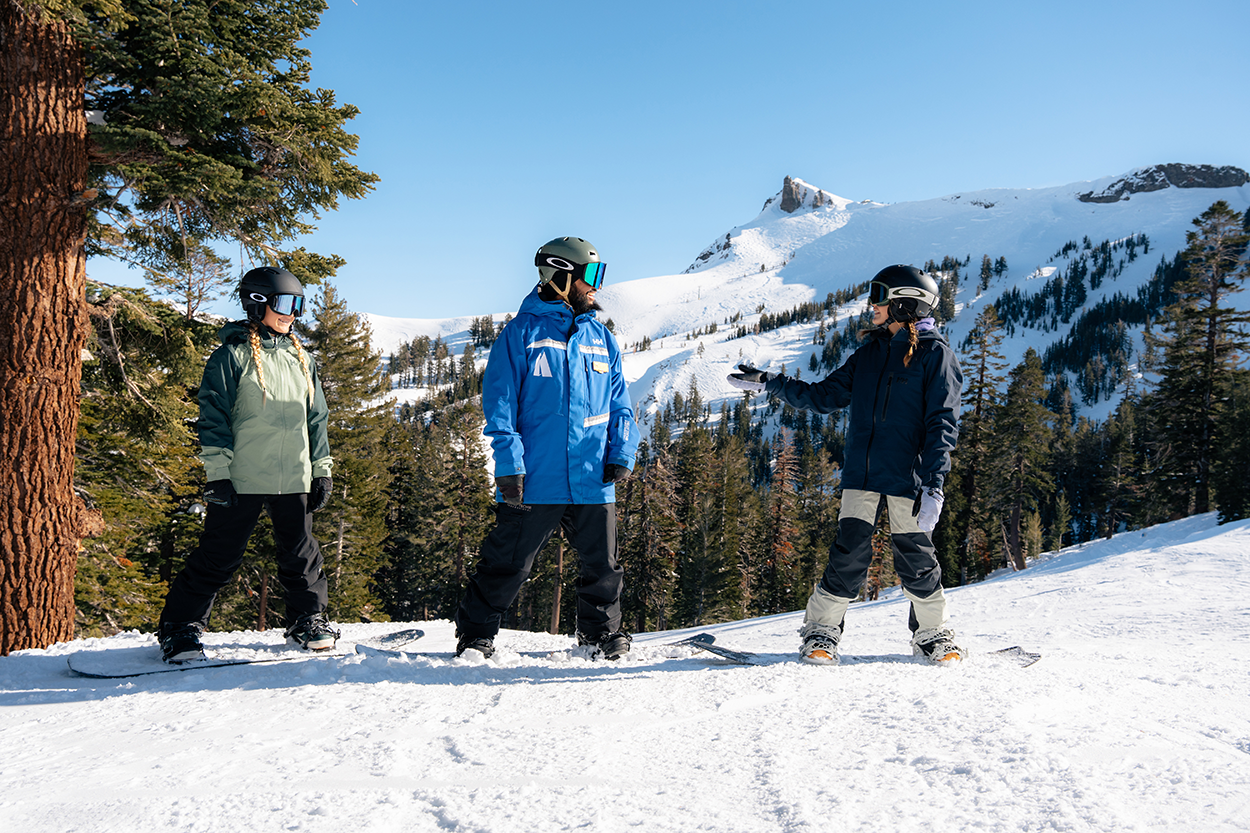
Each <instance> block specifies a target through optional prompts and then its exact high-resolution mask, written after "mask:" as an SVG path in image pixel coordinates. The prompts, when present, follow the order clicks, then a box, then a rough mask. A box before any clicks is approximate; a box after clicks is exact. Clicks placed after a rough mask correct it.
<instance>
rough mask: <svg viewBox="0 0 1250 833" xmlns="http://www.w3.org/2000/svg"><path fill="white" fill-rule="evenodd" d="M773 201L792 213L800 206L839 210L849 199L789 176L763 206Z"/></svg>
mask: <svg viewBox="0 0 1250 833" xmlns="http://www.w3.org/2000/svg"><path fill="white" fill-rule="evenodd" d="M778 200H779V202H778ZM774 202H777V207H778V208H780V209H781V210H782V211H784V212H785V213H786V214H793V213H794V212H796V211H798V210H799V209H801V208H808V209H812V208H824V207H825V206H832V207H834V208H835V209H836V210H839V211H840V210H842V209H844V208H846V207H847V205H849V204H850V203H851V201H850V200H847V199H843V198H842V197H837V196H834V195H833V194H830V193H829V192H828V191H824V190H822V189H820V188H817V187H816V186H814V185H809V184H808V183H806V182H804V181H803V180H801V179H795V178H794V177H789V176H788V177H786V179H785V182H783V183H782V185H781V191H780V192H778V193H777V194H775V195H773V196H772V197H769V199H768V201H767V202H765V203H764V208H768V206H770V205H772V204H773V203H774Z"/></svg>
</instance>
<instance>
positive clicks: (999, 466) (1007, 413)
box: [992, 347, 1055, 570]
mask: <svg viewBox="0 0 1250 833" xmlns="http://www.w3.org/2000/svg"><path fill="white" fill-rule="evenodd" d="M1045 394H1046V377H1045V374H1044V373H1043V372H1042V360H1041V358H1040V357H1039V356H1038V355H1037V351H1036V350H1034V349H1033V348H1032V347H1030V348H1029V349H1028V351H1027V352H1026V353H1025V355H1024V361H1023V362H1021V363H1020V364H1019V365H1017V366H1016V367H1015V368H1013V369H1012V371H1011V374H1010V380H1009V383H1008V385H1007V396H1006V399H1005V401H1004V402H1003V404H1002V405H1001V406H1000V407H999V409H998V413H997V415H996V418H995V432H994V443H993V446H992V449H993V450H992V453H993V459H994V460H995V464H994V468H995V470H996V471H995V478H996V480H997V489H996V491H997V493H998V496H999V499H998V504H999V506H1000V507H1001V508H1002V509H1003V510H1004V511H1005V512H1006V514H1007V517H1006V520H1005V523H1004V528H1005V536H1006V541H1007V548H1008V553H1007V554H1008V557H1009V558H1010V559H1011V563H1012V564H1013V565H1014V566H1015V568H1016V569H1017V570H1023V569H1024V568H1025V560H1024V549H1023V546H1022V538H1021V533H1022V529H1023V524H1024V514H1025V512H1027V511H1031V510H1033V509H1035V508H1036V507H1037V503H1038V501H1039V500H1040V499H1041V497H1042V496H1043V495H1045V494H1048V493H1049V489H1050V488H1051V485H1052V481H1051V478H1050V474H1049V472H1047V470H1046V457H1047V449H1048V448H1049V442H1050V434H1051V424H1052V422H1053V421H1054V418H1055V415H1054V414H1053V413H1051V412H1050V411H1049V410H1048V409H1047V408H1046V405H1045V404H1044V403H1043V399H1044V397H1045Z"/></svg>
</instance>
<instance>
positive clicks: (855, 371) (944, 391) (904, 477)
mask: <svg viewBox="0 0 1250 833" xmlns="http://www.w3.org/2000/svg"><path fill="white" fill-rule="evenodd" d="M869 287H870V288H869V302H870V303H871V304H872V307H873V324H874V325H876V326H875V328H874V329H872V330H870V331H868V333H867V341H866V343H865V344H864V345H863V346H861V347H860V348H859V349H858V350H856V351H855V352H854V353H853V354H851V356H850V358H848V359H847V361H846V363H845V364H843V365H842V366H841V367H840V368H838V369H837V370H835V371H834V372H833V373H831V374H829V376H828V377H827V378H825V379H824V380H823V381H820V382H816V383H814V384H808V383H807V382H802V381H799V380H797V379H790V378H788V377H786V376H783V375H780V374H776V373H769V372H766V371H762V370H757V369H755V368H753V367H749V366H747V365H741V366H740V372H739V373H734V374H731V375H730V377H729V381H730V383H731V384H733V385H734V386H735V387H738V388H740V389H743V390H748V391H766V392H767V393H768V394H769V395H770V396H777V397H780V398H781V399H782V400H784V401H786V402H788V403H790V404H791V405H793V406H794V407H796V408H807V409H809V410H812V411H816V412H817V413H822V414H827V413H830V412H832V411H835V410H838V409H841V408H846V407H849V408H850V419H849V426H848V430H847V437H846V459H845V465H844V467H843V470H842V488H843V491H842V510H841V513H840V514H839V516H838V536H837V540H836V541H835V542H834V544H833V546H832V547H831V548H830V551H829V564H828V566H827V567H826V568H825V572H824V575H823V576H822V577H821V579H820V581H819V582H818V583H817V585H816V587H815V589H814V591H813V593H812V595H811V597H810V598H809V599H808V603H807V613H806V616H805V618H804V624H803V628H802V630H801V631H800V633H801V634H802V636H803V645H802V648H801V655H802V658H803V659H804V660H805V661H808V662H814V663H836V662H837V661H838V655H837V647H838V642H839V641H840V639H841V637H842V629H843V625H844V619H845V616H846V610H847V608H848V606H849V605H850V603H851V602H852V601H854V600H855V599H856V598H857V597H858V596H859V593H860V590H861V589H862V588H863V586H864V582H865V581H866V580H867V577H868V568H869V565H870V563H871V561H872V534H873V531H874V529H875V528H876V524H877V520H878V518H879V516H880V513H881V507H882V505H883V504H884V505H886V506H888V508H889V517H890V532H891V544H892V547H893V550H894V566H895V569H896V570H897V572H898V576H899V579H900V581H901V582H902V585H903V594H904V595H905V596H906V597H907V599H908V600H909V601H910V602H911V609H910V615H909V626H910V628H911V631H912V647H913V650H914V652H915V653H916V654H917V655H918V656H923V657H926V658H927V659H929V660H931V661H933V662H939V663H944V662H953V661H957V660H960V659H962V658H963V657H964V651H963V650H962V649H961V648H959V647H958V646H957V645H956V644H955V642H954V633H953V632H952V631H951V630H950V628H949V627H947V611H946V598H945V595H944V594H943V592H942V569H941V566H940V565H939V564H938V560H937V555H936V552H935V550H934V547H933V541H932V538H931V537H930V535H931V534H932V532H933V530H934V528H935V527H936V526H937V522H938V517H939V516H940V514H941V511H942V502H943V497H942V487H943V483H944V481H945V478H946V474H947V472H949V471H950V461H951V452H952V451H953V450H954V448H955V442H956V439H957V437H958V427H957V421H958V418H959V410H960V399H959V398H960V390H961V388H962V387H963V375H962V374H961V372H960V370H959V363H958V361H956V359H955V354H954V352H953V351H952V350H951V348H950V345H948V344H947V343H946V341H945V339H943V338H942V337H941V335H939V334H938V332H937V330H936V329H935V327H934V321H933V318H931V317H930V313H931V312H932V311H933V309H934V307H935V306H936V305H937V301H938V287H937V283H936V282H935V281H934V280H933V278H932V277H931V276H929V275H927V274H925V273H924V272H921V271H920V270H919V269H916V268H915V267H912V266H901V265H900V266H890V267H887V268H886V269H883V270H882V271H881V272H879V273H878V274H877V275H876V277H874V278H873V280H872V282H871V284H870V285H869Z"/></svg>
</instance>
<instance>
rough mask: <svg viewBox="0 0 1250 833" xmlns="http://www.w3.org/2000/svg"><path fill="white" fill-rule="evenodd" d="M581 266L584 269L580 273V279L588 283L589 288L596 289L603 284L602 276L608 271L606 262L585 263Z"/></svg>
mask: <svg viewBox="0 0 1250 833" xmlns="http://www.w3.org/2000/svg"><path fill="white" fill-rule="evenodd" d="M582 268H583V269H585V272H583V274H582V280H584V281H585V282H586V283H588V284H590V288H591V289H598V288H599V287H601V286H603V278H604V276H605V275H606V274H607V272H608V264H606V263H587V264H586V265H585V266H584V267H582Z"/></svg>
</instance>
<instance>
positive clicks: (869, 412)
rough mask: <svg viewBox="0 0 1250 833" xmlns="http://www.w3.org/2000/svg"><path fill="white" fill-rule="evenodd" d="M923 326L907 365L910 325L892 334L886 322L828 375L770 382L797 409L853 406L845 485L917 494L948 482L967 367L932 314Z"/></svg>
mask: <svg viewBox="0 0 1250 833" xmlns="http://www.w3.org/2000/svg"><path fill="white" fill-rule="evenodd" d="M926 325H927V326H926ZM917 329H918V330H919V331H920V332H919V334H918V335H919V344H918V345H917V347H916V351H915V353H914V354H913V355H912V358H911V362H910V364H909V365H908V366H906V367H904V366H903V356H904V355H905V354H906V353H907V330H906V328H904V329H901V330H899V331H898V333H896V334H895V335H894V336H893V337H891V336H890V331H889V330H888V329H885V328H881V329H879V330H876V331H874V332H873V333H872V334H871V335H869V336H868V341H867V343H865V344H864V345H863V346H861V347H860V348H859V349H858V350H856V351H855V352H854V353H852V354H851V356H850V358H848V359H847V360H846V363H845V364H843V365H842V366H841V367H839V368H838V369H837V370H835V371H833V373H830V374H829V376H828V377H826V378H825V379H824V381H821V382H816V383H814V384H808V383H807V382H801V381H798V380H796V379H790V378H789V377H786V376H778V377H776V378H774V379H770V380H769V382H768V393H769V395H770V396H779V397H781V399H782V400H784V401H786V402H789V403H790V404H791V405H793V406H794V407H796V408H807V409H808V410H812V411H816V412H817V413H821V414H827V413H830V412H832V411H835V410H838V409H839V408H845V407H847V406H848V405H849V406H850V408H851V413H850V421H849V425H848V427H847V433H846V461H845V464H844V465H843V468H842V486H843V488H846V489H860V490H863V491H868V492H880V493H881V494H885V495H894V496H895V497H916V496H917V495H919V494H920V490H921V488H927V487H929V486H937V487H938V488H941V487H942V484H943V482H944V481H945V479H946V473H947V472H949V471H950V467H951V452H952V451H953V450H954V449H955V441H956V439H957V438H958V436H959V428H958V420H959V409H960V402H959V396H960V391H961V390H962V389H963V374H962V373H961V372H960V370H959V362H958V361H957V360H956V358H955V354H954V351H952V350H951V348H950V345H949V344H947V343H946V340H945V339H944V338H942V337H941V336H940V335H938V333H937V331H936V330H934V329H933V328H932V319H922V321H921V322H920V326H919V327H917Z"/></svg>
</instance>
